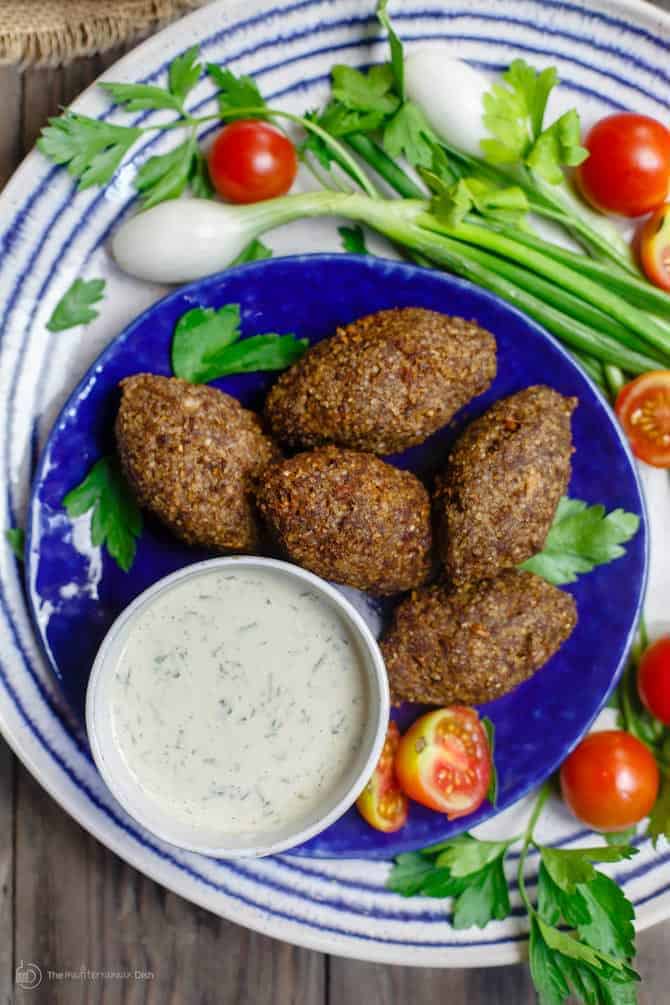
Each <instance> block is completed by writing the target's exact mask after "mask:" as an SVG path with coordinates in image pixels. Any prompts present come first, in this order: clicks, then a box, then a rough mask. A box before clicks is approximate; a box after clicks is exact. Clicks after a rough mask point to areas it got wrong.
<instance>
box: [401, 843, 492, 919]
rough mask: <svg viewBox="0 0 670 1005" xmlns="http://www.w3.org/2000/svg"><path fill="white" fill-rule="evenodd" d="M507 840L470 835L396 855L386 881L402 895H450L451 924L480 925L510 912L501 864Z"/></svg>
mask: <svg viewBox="0 0 670 1005" xmlns="http://www.w3.org/2000/svg"><path fill="white" fill-rule="evenodd" d="M510 843H511V842H509V841H477V840H476V839H475V838H473V837H472V836H471V835H469V834H464V835H462V836H460V837H457V838H454V839H453V841H445V842H443V843H442V844H438V845H434V846H433V847H432V848H427V849H425V850H424V851H422V852H410V853H408V854H405V855H399V856H398V857H397V858H396V859H395V866H394V868H393V869H392V871H391V875H390V876H389V879H388V882H387V884H386V885H387V886H388V888H389V889H390V890H394V891H395V892H396V893H400V894H401V895H402V896H403V897H412V896H414V895H415V894H421V895H423V896H425V897H453V898H454V903H453V925H454V928H470V927H471V926H472V925H476V926H477V927H478V928H484V927H485V926H486V925H487V924H488V923H489V921H493V920H495V919H497V920H502V919H503V918H506V917H507V915H508V914H509V912H510V902H509V892H508V888H507V880H506V879H505V874H504V871H503V863H504V858H505V854H506V852H507V849H508V848H509V846H510Z"/></svg>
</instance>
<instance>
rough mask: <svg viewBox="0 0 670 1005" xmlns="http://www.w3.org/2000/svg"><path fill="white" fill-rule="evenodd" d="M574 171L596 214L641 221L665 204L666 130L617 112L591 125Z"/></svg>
mask: <svg viewBox="0 0 670 1005" xmlns="http://www.w3.org/2000/svg"><path fill="white" fill-rule="evenodd" d="M584 146H585V147H586V149H587V150H588V151H589V156H588V157H587V159H586V160H585V161H584V162H583V164H580V166H579V167H578V168H577V181H578V183H579V187H580V188H581V190H582V192H583V193H584V195H585V197H586V198H587V199H588V201H589V202H591V203H593V205H594V206H596V207H597V209H602V210H605V211H606V212H609V213H620V214H621V215H622V216H642V214H643V213H650V212H651V210H653V209H656V208H657V207H658V206H660V205H661V203H663V202H665V200H666V197H667V195H668V188H669V186H670V131H668V130H667V129H666V128H665V126H664V125H663V124H662V123H661V122H657V120H656V119H652V118H649V116H647V115H634V114H633V113H632V112H619V113H617V114H616V115H608V116H607V117H606V118H604V119H601V120H600V122H596V124H595V126H593V128H592V129H591V130H590V132H589V133H588V134H587V137H586V139H585V140H584Z"/></svg>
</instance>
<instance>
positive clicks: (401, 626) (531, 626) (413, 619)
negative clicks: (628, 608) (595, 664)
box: [382, 569, 577, 705]
mask: <svg viewBox="0 0 670 1005" xmlns="http://www.w3.org/2000/svg"><path fill="white" fill-rule="evenodd" d="M576 624H577V609H576V606H575V602H574V600H573V599H572V597H571V596H570V594H569V593H564V592H563V591H562V590H559V589H557V588H556V587H555V586H551V584H549V583H547V582H545V581H544V580H543V579H540V577H539V576H535V575H534V574H533V573H531V572H522V571H519V570H516V569H508V570H506V571H505V572H501V573H500V574H499V575H498V576H496V577H495V578H493V579H486V580H481V581H480V582H478V583H469V584H467V585H465V586H461V587H460V588H458V589H457V590H454V591H453V592H449V591H448V590H447V589H446V588H445V587H443V586H432V587H429V588H427V589H423V590H417V591H416V592H415V593H412V595H411V596H410V597H407V598H406V599H405V600H403V601H402V603H401V604H400V605H399V607H398V608H397V609H396V612H395V615H394V619H393V624H392V625H391V628H390V630H389V632H388V633H387V635H386V638H385V639H384V641H383V642H382V652H383V654H384V659H385V661H386V669H387V671H388V675H389V682H390V685H391V695H392V698H393V701H394V702H395V703H396V704H397V703H400V702H402V701H416V702H425V703H427V704H431V705H449V704H452V703H453V702H462V703H463V704H466V705H474V704H481V703H482V702H485V701H492V700H493V699H494V698H499V697H500V696H501V695H503V694H506V693H507V692H508V691H512V690H513V689H514V688H515V687H517V686H518V685H519V684H521V682H522V681H524V680H527V679H528V678H529V677H531V676H532V674H533V673H535V671H536V670H538V669H539V668H540V667H541V666H544V664H545V663H546V662H547V660H548V659H549V658H550V657H551V656H553V654H554V653H555V652H556V650H557V649H558V648H559V647H560V646H561V645H562V644H563V643H564V642H565V640H566V639H567V638H569V636H570V634H571V633H572V630H573V629H574V627H575V625H576Z"/></svg>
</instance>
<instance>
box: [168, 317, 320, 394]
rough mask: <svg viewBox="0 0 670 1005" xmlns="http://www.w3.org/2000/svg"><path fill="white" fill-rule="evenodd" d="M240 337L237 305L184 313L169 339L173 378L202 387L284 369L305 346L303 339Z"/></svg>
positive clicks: (289, 337)
mask: <svg viewBox="0 0 670 1005" xmlns="http://www.w3.org/2000/svg"><path fill="white" fill-rule="evenodd" d="M241 336H242V332H241V329H240V308H239V304H226V306H225V307H220V308H218V309H216V308H214V307H194V308H193V309H192V310H190V311H187V312H186V313H185V314H183V315H182V317H181V318H180V319H179V321H178V322H177V325H176V327H175V331H174V336H173V338H172V369H173V372H174V375H175V377H181V378H182V379H183V380H188V381H191V383H193V384H206V383H208V382H209V381H210V380H216V379H217V377H224V376H226V375H227V374H232V373H249V372H252V371H255V370H284V369H285V368H286V367H287V366H290V365H291V363H294V362H295V360H297V359H299V358H300V356H302V354H303V352H304V351H305V349H306V347H307V339H297V338H296V337H295V336H294V335H276V334H274V333H269V334H264V335H253V336H251V337H250V338H246V339H242V337H241Z"/></svg>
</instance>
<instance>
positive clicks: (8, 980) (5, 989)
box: [0, 738, 16, 1005]
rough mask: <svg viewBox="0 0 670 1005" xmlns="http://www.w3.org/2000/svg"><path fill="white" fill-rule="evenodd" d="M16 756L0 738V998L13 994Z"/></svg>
mask: <svg viewBox="0 0 670 1005" xmlns="http://www.w3.org/2000/svg"><path fill="white" fill-rule="evenodd" d="M15 777H16V759H15V758H14V755H13V754H12V752H11V750H10V749H9V747H8V746H7V744H6V743H5V741H4V740H2V739H1V738H0V1002H1V1003H2V1005H9V1003H10V1002H12V1001H13V994H14V782H15Z"/></svg>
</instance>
